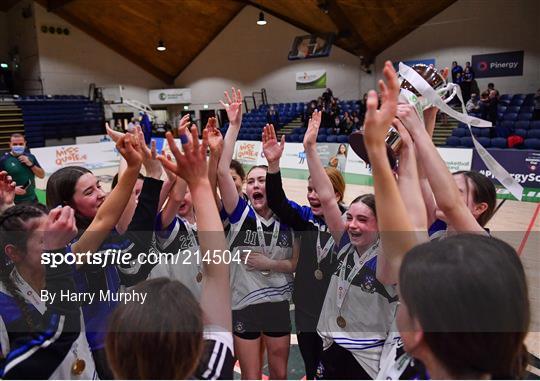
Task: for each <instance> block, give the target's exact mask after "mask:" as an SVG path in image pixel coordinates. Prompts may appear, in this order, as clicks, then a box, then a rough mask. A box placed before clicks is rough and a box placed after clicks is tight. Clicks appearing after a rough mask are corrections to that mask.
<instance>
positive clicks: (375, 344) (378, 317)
mask: <svg viewBox="0 0 540 381" xmlns="http://www.w3.org/2000/svg"><path fill="white" fill-rule="evenodd" d="M379 249H380V246H379V244H378V242H377V243H376V244H374V245H373V246H372V247H370V248H369V249H368V250H366V252H364V253H362V255H358V253H357V252H356V249H355V248H354V246H352V245H351V244H350V242H349V236H348V234H347V233H345V234H344V236H343V238H342V240H341V242H340V244H339V247H338V248H337V250H338V259H339V261H340V264H339V266H338V269H337V271H336V272H335V273H334V274H333V275H332V279H331V280H330V285H329V287H328V291H327V293H326V297H325V300H324V304H323V308H322V311H321V316H320V318H319V323H318V325H317V331H318V333H319V335H320V336H321V338H322V339H323V347H324V349H327V348H329V347H330V346H331V345H332V344H333V343H336V344H337V345H339V346H341V347H343V348H345V349H347V350H348V351H350V352H351V353H352V355H353V356H354V357H355V359H356V360H357V361H358V363H359V364H360V365H361V366H362V368H364V370H365V371H366V372H367V373H368V374H369V375H370V376H371V377H373V378H374V377H375V376H376V375H377V373H378V372H379V361H380V357H381V352H382V349H383V345H384V343H385V340H386V338H387V336H388V331H389V330H390V325H391V323H392V320H393V319H394V316H395V309H396V306H397V300H398V298H397V293H396V290H395V287H394V286H385V285H383V284H382V283H380V282H379V281H378V280H377V278H376V268H377V254H378V252H379ZM355 273H356V275H355ZM351 277H352V278H351ZM339 304H341V307H339ZM340 319H341V322H340V321H339V320H340ZM343 321H345V325H343ZM340 323H341V324H340ZM340 325H341V326H340Z"/></svg>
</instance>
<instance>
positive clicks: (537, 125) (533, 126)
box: [529, 120, 540, 130]
mask: <svg viewBox="0 0 540 381" xmlns="http://www.w3.org/2000/svg"><path fill="white" fill-rule="evenodd" d="M529 128H530V129H535V130H537V129H540V120H533V121H532V122H531V124H530V125H529Z"/></svg>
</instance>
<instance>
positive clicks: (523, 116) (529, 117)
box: [518, 112, 533, 120]
mask: <svg viewBox="0 0 540 381" xmlns="http://www.w3.org/2000/svg"><path fill="white" fill-rule="evenodd" d="M532 116H533V114H531V113H528V112H524V113H521V114H518V120H532Z"/></svg>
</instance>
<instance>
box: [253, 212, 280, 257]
mask: <svg viewBox="0 0 540 381" xmlns="http://www.w3.org/2000/svg"><path fill="white" fill-rule="evenodd" d="M255 217H256V221H257V235H258V236H259V245H261V248H262V251H263V254H264V255H265V256H267V257H268V258H270V259H272V257H273V256H274V255H273V251H274V247H275V246H276V244H277V240H278V236H279V221H276V220H274V230H273V231H272V240H271V241H270V246H269V247H268V248H267V247H266V241H265V239H264V230H263V228H262V223H261V220H260V219H259V216H258V215H257V213H255Z"/></svg>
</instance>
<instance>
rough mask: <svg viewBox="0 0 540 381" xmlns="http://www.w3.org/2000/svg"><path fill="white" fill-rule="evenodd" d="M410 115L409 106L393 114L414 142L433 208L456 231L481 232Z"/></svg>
mask: <svg viewBox="0 0 540 381" xmlns="http://www.w3.org/2000/svg"><path fill="white" fill-rule="evenodd" d="M414 113H416V111H415V110H414V107H413V106H411V105H399V106H398V113H397V115H398V117H399V119H400V120H401V121H402V122H403V125H404V126H405V127H406V128H407V130H408V131H409V133H410V134H411V136H412V138H413V140H414V144H415V147H416V150H417V154H418V159H419V160H420V161H421V162H422V165H423V168H424V171H425V173H426V175H427V178H428V180H429V184H430V186H431V189H432V190H433V195H434V196H435V201H436V202H437V207H438V208H439V209H440V210H441V211H442V212H443V213H444V214H445V216H446V218H447V222H448V224H449V225H452V226H453V228H454V229H455V230H456V231H460V232H469V233H471V232H481V233H484V229H483V228H482V227H481V226H480V225H479V224H478V222H477V221H476V219H475V218H474V216H473V215H472V213H471V212H470V210H469V208H468V207H467V205H466V204H465V202H464V200H463V198H462V197H461V194H460V191H459V189H458V187H457V185H456V183H455V181H454V178H453V176H452V174H451V173H450V171H449V170H448V168H447V166H446V163H445V162H444V160H443V159H442V158H441V156H440V155H439V152H438V151H437V148H436V147H435V145H434V144H433V141H432V140H431V138H430V136H429V134H428V132H427V131H426V129H425V128H424V125H423V124H422V123H416V122H415V119H416V118H415V114H414Z"/></svg>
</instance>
